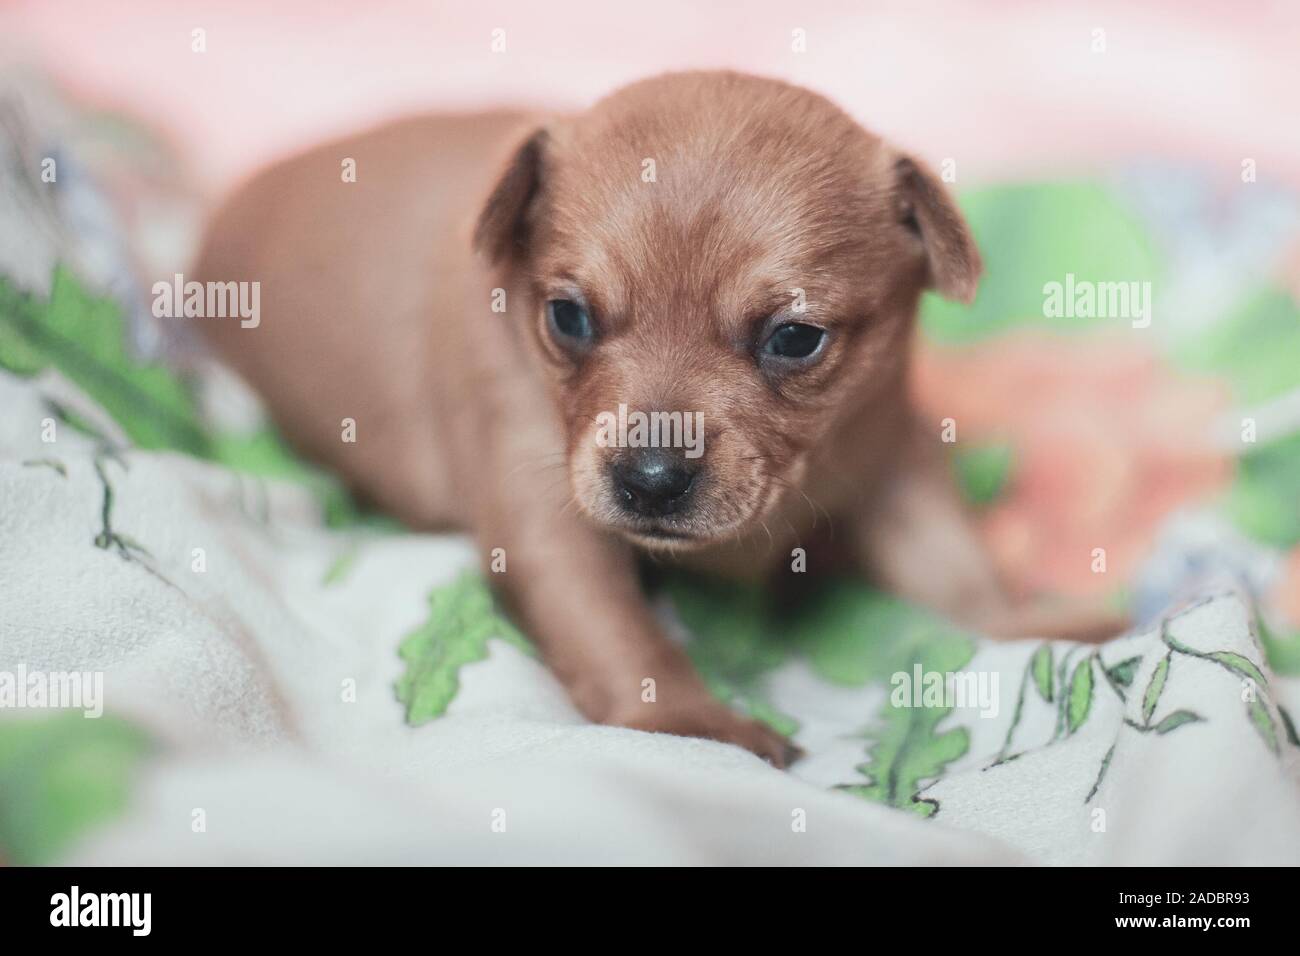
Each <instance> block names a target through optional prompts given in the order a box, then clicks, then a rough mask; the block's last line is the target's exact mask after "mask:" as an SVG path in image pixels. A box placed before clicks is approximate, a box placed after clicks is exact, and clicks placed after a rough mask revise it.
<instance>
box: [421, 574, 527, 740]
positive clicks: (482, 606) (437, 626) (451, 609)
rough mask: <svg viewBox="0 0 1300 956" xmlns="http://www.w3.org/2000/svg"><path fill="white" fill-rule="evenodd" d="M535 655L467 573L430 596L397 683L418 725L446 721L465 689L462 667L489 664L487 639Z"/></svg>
mask: <svg viewBox="0 0 1300 956" xmlns="http://www.w3.org/2000/svg"><path fill="white" fill-rule="evenodd" d="M493 638H497V639H499V640H503V641H505V642H506V643H508V644H512V645H514V646H515V647H517V648H519V649H520V650H523V651H528V652H530V653H531V645H529V643H528V641H527V640H525V638H524V636H523V635H522V634H520V633H519V631H518V630H516V629H515V626H514V625H513V624H511V623H510V621H508V620H507V619H506V618H505V617H504V616H503V615H502V614H501V613H499V612H498V610H497V607H496V602H495V601H494V600H493V597H492V593H491V591H490V589H489V588H488V586H487V582H486V581H485V580H484V579H483V576H482V575H480V574H478V573H476V572H473V571H466V572H465V573H463V574H462V575H461V576H460V577H459V578H457V579H456V580H455V581H453V582H452V583H450V584H446V585H443V586H441V587H436V588H434V589H433V591H432V592H430V594H429V617H428V619H427V620H426V621H425V622H424V623H423V624H421V625H420V626H419V627H418V628H416V629H415V630H414V631H412V632H411V633H410V634H408V635H407V636H406V638H405V639H404V640H403V641H402V643H401V646H400V647H399V648H398V654H399V655H400V656H401V658H402V660H404V661H405V662H406V671H405V673H403V674H402V676H401V677H400V678H399V679H398V681H397V685H396V688H395V689H396V692H397V699H398V700H399V701H401V702H402V703H403V704H405V705H406V722H407V723H408V724H410V725H411V726H413V727H418V726H419V725H420V724H423V723H427V722H428V721H430V720H433V719H434V718H435V717H441V716H442V715H443V713H445V712H446V710H447V707H448V706H449V705H450V704H451V702H452V700H454V699H455V697H456V693H457V691H458V690H459V689H460V669H461V668H462V667H464V666H465V665H466V664H472V663H474V662H475V661H481V660H485V659H486V658H487V655H488V646H487V645H488V641H490V640H492V639H493Z"/></svg>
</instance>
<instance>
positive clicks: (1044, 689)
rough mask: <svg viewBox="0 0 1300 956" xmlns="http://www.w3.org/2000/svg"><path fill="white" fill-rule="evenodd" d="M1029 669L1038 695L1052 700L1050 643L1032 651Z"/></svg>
mask: <svg viewBox="0 0 1300 956" xmlns="http://www.w3.org/2000/svg"><path fill="white" fill-rule="evenodd" d="M1030 669H1031V670H1032V672H1033V675H1034V686H1035V687H1037V688H1038V696H1039V697H1041V698H1043V700H1045V701H1047V703H1049V704H1050V703H1051V702H1052V645H1051V644H1043V645H1042V646H1041V647H1039V648H1038V650H1036V651H1034V657H1033V660H1032V661H1031V662H1030Z"/></svg>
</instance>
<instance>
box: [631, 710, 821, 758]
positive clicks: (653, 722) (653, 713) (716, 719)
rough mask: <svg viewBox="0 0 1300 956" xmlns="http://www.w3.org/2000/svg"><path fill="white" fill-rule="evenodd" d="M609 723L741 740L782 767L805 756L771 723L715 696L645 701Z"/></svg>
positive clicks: (734, 740)
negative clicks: (682, 700) (680, 701)
mask: <svg viewBox="0 0 1300 956" xmlns="http://www.w3.org/2000/svg"><path fill="white" fill-rule="evenodd" d="M607 723H611V724H617V725H618V726H620V727H628V728H631V729H632V730H645V731H649V732H650V733H660V734H675V735H677V736H679V737H704V738H706V739H708V740H720V741H722V742H723V743H727V744H737V745H738V746H741V747H744V748H745V749H746V750H748V751H750V752H751V753H754V754H757V755H758V756H760V757H762V758H763V759H764V760H766V761H767V762H768V763H770V764H771V765H772V766H774V767H777V768H780V769H784V768H785V767H788V766H789V765H790V764H792V763H794V762H795V761H796V760H798V759H799V758H800V757H802V756H803V750H801V749H800V748H799V747H798V746H797V745H795V744H794V743H792V742H791V741H790V740H788V739H787V738H785V737H783V736H782V735H781V734H778V733H777V732H776V731H775V730H773V729H772V728H771V727H768V726H767V725H766V724H762V723H759V722H758V721H756V720H750V719H749V718H748V717H742V716H741V715H740V714H738V713H736V712H735V711H734V710H732V709H731V708H730V707H728V706H726V705H725V704H723V703H721V702H720V701H718V700H715V699H714V698H712V697H709V698H705V699H701V700H697V701H693V702H692V703H690V704H689V705H685V706H683V705H676V706H674V705H672V704H667V703H664V702H662V701H661V702H656V703H643V704H640V705H639V707H637V709H635V710H632V711H629V712H627V713H624V714H619V715H616V716H615V717H614V718H612V719H611V720H609V721H607Z"/></svg>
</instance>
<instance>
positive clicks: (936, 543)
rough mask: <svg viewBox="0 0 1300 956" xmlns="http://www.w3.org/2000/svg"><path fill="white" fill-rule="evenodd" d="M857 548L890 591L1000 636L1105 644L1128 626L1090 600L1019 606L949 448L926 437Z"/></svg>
mask: <svg viewBox="0 0 1300 956" xmlns="http://www.w3.org/2000/svg"><path fill="white" fill-rule="evenodd" d="M855 543H856V546H857V553H858V557H859V559H860V561H861V563H862V565H863V567H864V569H865V570H866V571H867V573H868V574H869V575H870V576H872V577H873V578H874V579H875V580H877V581H878V582H879V583H880V584H882V585H883V586H884V587H886V588H888V589H889V590H890V591H892V592H893V593H895V594H897V595H898V596H900V597H903V598H906V599H908V600H911V601H915V602H917V603H919V604H924V605H926V606H927V607H930V608H933V609H934V610H936V611H938V612H939V613H941V614H943V615H945V616H946V617H948V618H950V619H952V620H954V621H956V622H957V623H959V624H961V625H963V626H966V627H970V628H972V629H974V630H978V631H980V632H981V633H985V634H988V635H990V636H993V637H1048V638H1057V639H1061V640H1076V641H1098V640H1105V639H1106V638H1109V637H1113V636H1114V635H1115V634H1117V633H1119V632H1121V631H1122V630H1124V628H1125V627H1126V626H1127V620H1126V619H1125V618H1124V617H1123V616H1122V615H1119V614H1116V613H1114V612H1111V611H1108V610H1105V609H1103V608H1100V607H1098V606H1097V605H1096V604H1092V603H1088V602H1078V601H1061V602H1053V603H1052V604H1050V605H1036V604H1029V603H1024V602H1019V601H1016V600H1014V599H1013V598H1012V597H1011V596H1010V595H1009V594H1008V593H1007V591H1006V589H1005V588H1004V587H1003V584H1002V582H1001V581H1000V580H999V578H998V575H997V574H996V572H995V570H994V568H993V562H992V560H991V558H990V557H989V555H988V554H987V553H986V551H985V549H984V546H983V543H982V542H981V541H980V539H979V536H978V534H977V533H976V530H975V527H974V525H973V524H972V521H971V517H970V514H969V512H968V511H967V509H966V507H965V505H964V504H963V502H962V500H961V496H960V494H959V493H958V491H957V488H956V486H955V483H954V482H953V480H952V477H951V473H950V472H949V469H948V465H947V461H946V460H945V457H944V455H943V450H942V446H941V445H940V443H939V442H938V441H932V440H930V439H929V438H928V436H925V435H923V434H921V433H919V431H918V432H914V433H913V434H912V435H910V436H909V438H908V440H907V441H906V442H905V443H904V444H903V446H902V447H901V448H900V449H899V458H898V461H897V468H895V469H893V470H892V471H891V474H890V475H889V476H887V477H885V478H884V479H883V481H882V483H881V486H880V487H879V489H878V490H877V492H876V494H874V495H873V496H872V500H871V501H870V502H869V503H868V504H867V505H866V506H865V507H864V509H863V511H862V512H861V513H860V514H859V515H858V518H857V526H856V528H855Z"/></svg>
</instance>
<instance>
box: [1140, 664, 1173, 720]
mask: <svg viewBox="0 0 1300 956" xmlns="http://www.w3.org/2000/svg"><path fill="white" fill-rule="evenodd" d="M1173 656H1174V652H1173V651H1172V650H1171V651H1169V652H1168V653H1166V654H1165V656H1164V657H1162V658H1160V663H1159V664H1157V665H1156V669H1155V673H1153V674H1152V675H1151V682H1150V683H1149V684H1147V690H1146V693H1145V694H1143V695H1142V722H1143V723H1144V724H1149V723H1151V715H1152V714H1153V713H1155V710H1156V704H1158V703H1159V702H1160V692H1161V691H1163V690H1164V689H1165V681H1166V680H1167V679H1168V677H1169V662H1170V660H1172V659H1173Z"/></svg>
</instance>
